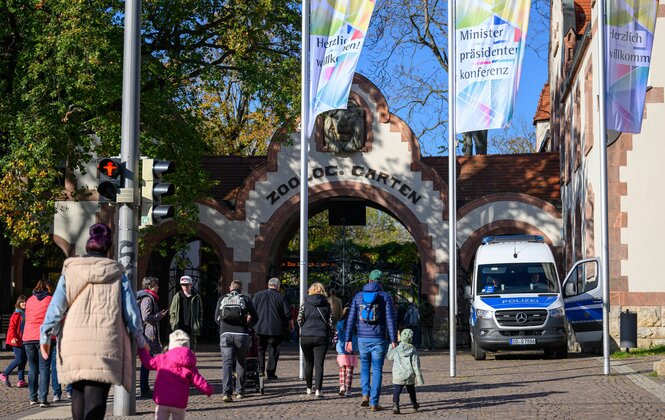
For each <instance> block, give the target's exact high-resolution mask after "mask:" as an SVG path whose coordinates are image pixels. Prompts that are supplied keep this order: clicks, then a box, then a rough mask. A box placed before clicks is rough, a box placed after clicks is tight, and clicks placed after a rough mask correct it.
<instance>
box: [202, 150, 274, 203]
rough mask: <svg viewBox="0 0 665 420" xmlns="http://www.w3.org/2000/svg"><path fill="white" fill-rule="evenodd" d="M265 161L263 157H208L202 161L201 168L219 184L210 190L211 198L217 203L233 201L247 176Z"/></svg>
mask: <svg viewBox="0 0 665 420" xmlns="http://www.w3.org/2000/svg"><path fill="white" fill-rule="evenodd" d="M266 161H267V158H266V157H265V156H250V157H238V156H208V157H204V158H203V159H202V161H201V166H202V167H203V169H204V170H205V171H206V172H208V173H209V174H210V178H211V179H213V180H216V181H218V182H219V185H217V186H215V187H213V188H212V191H211V194H212V197H213V198H214V199H215V200H217V201H233V200H235V199H236V193H237V191H238V189H239V188H240V187H242V184H243V182H245V179H246V178H247V177H248V176H249V174H250V173H251V172H252V171H253V170H254V169H256V168H257V167H259V166H261V165H262V164H264V163H265V162H266Z"/></svg>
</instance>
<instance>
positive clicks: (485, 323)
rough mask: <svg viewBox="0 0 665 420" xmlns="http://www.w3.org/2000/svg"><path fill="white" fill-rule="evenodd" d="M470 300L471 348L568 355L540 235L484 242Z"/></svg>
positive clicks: (548, 254) (552, 268)
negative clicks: (537, 351)
mask: <svg viewBox="0 0 665 420" xmlns="http://www.w3.org/2000/svg"><path fill="white" fill-rule="evenodd" d="M465 297H466V298H467V299H468V300H469V302H470V319H469V324H470V330H471V350H472V353H473V357H474V358H475V359H476V360H484V359H485V357H486V352H487V351H496V350H538V349H542V350H544V351H545V354H546V355H550V356H554V357H556V358H566V357H568V324H567V321H566V317H565V309H564V301H563V298H562V293H561V287H560V283H559V277H558V275H557V270H556V264H555V262H554V256H553V255H552V251H551V250H550V248H549V246H548V245H547V244H546V243H545V240H544V239H543V237H542V236H538V235H505V236H488V237H486V238H483V241H482V244H481V245H480V247H479V248H478V251H477V253H476V260H475V263H474V269H473V279H472V284H471V286H466V287H465Z"/></svg>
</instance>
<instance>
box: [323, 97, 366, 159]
mask: <svg viewBox="0 0 665 420" xmlns="http://www.w3.org/2000/svg"><path fill="white" fill-rule="evenodd" d="M323 118H324V119H323V137H324V140H325V142H326V146H327V147H328V151H330V152H332V153H351V152H357V151H358V150H360V149H361V148H362V147H363V145H364V143H365V110H363V109H362V107H360V105H358V104H357V103H356V102H355V101H349V103H348V105H347V108H346V109H334V110H332V111H329V112H327V113H326V114H325V115H324V117H323Z"/></svg>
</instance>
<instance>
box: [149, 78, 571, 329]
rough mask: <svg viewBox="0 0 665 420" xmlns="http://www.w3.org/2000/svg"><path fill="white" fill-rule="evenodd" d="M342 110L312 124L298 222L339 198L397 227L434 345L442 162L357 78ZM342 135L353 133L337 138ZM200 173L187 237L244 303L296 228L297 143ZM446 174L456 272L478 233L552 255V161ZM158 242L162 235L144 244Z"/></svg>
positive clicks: (280, 138)
mask: <svg viewBox="0 0 665 420" xmlns="http://www.w3.org/2000/svg"><path fill="white" fill-rule="evenodd" d="M350 101H351V102H353V108H354V109H353V111H352V112H353V115H350V117H349V118H348V119H349V120H351V122H350V123H349V122H348V121H345V120H344V118H345V117H344V116H342V117H341V119H339V120H333V121H325V123H324V121H323V117H319V120H318V122H317V129H316V132H315V135H314V136H312V139H311V140H310V144H309V179H308V186H309V207H310V209H311V210H310V214H312V212H316V211H317V209H320V208H322V207H325V206H327V205H328V204H329V202H331V201H339V200H342V201H344V200H349V201H362V202H363V203H364V204H366V205H369V206H372V207H376V208H379V209H381V210H383V211H385V212H386V213H388V214H390V215H392V216H393V217H395V218H396V219H398V220H399V221H400V222H401V223H402V224H403V225H404V226H405V227H406V229H407V230H408V231H409V233H410V234H411V236H412V237H413V239H414V241H415V244H416V247H417V250H418V253H419V258H420V263H421V267H420V273H421V279H420V282H421V290H422V292H423V293H427V294H429V295H430V301H431V302H433V303H434V304H435V306H436V307H437V313H438V316H439V317H441V319H440V322H437V325H438V326H439V328H440V330H439V331H438V334H437V335H438V337H441V338H445V337H446V336H447V333H446V331H445V329H446V328H447V325H448V324H447V313H448V258H449V257H448V255H449V253H448V236H447V235H448V233H447V232H448V220H447V214H448V210H447V207H446V206H447V194H448V189H447V184H446V178H447V157H422V156H421V155H420V148H419V144H418V142H417V140H416V138H415V137H414V135H413V133H412V131H411V129H410V128H409V127H408V125H407V124H406V123H405V122H404V121H402V120H401V119H400V118H399V117H397V116H395V115H392V114H390V112H389V111H388V106H387V104H386V101H385V99H384V97H383V95H382V94H381V93H380V92H379V91H378V89H377V88H376V86H374V85H373V84H372V83H371V82H369V81H368V80H367V79H365V78H364V77H362V76H359V75H356V77H355V78H354V83H353V87H352V91H351V95H350ZM351 117H352V118H351ZM338 118H339V117H338ZM345 124H346V125H345ZM350 125H353V126H354V127H355V128H353V127H352V129H349V126H350ZM358 125H360V126H361V127H360V128H361V129H360V130H358V129H357V128H358V127H357V126H358ZM331 127H333V128H331ZM324 128H325V130H326V132H324ZM333 131H334V132H333ZM358 133H361V134H358ZM359 136H361V137H359ZM203 165H204V167H205V168H206V169H207V170H208V171H209V172H210V173H211V174H212V175H213V177H214V178H216V179H218V180H219V181H220V186H219V187H218V189H217V190H216V191H215V192H214V193H215V199H214V200H210V201H208V202H205V203H200V204H199V216H200V223H199V225H198V226H197V227H196V230H197V231H199V237H201V238H203V239H204V240H205V241H206V242H207V243H208V244H211V246H212V248H214V250H215V254H216V255H217V257H218V258H219V259H220V264H219V265H220V267H221V277H222V279H221V282H222V286H223V287H226V286H227V285H228V283H229V281H230V280H231V279H238V280H240V281H241V282H243V284H244V290H247V291H249V292H250V293H255V292H256V291H258V290H261V289H263V288H264V287H265V284H266V283H265V281H266V277H267V271H268V270H269V268H270V267H271V266H273V265H274V264H275V263H276V260H277V259H279V258H280V257H281V255H280V254H281V253H282V252H283V250H284V247H285V244H286V242H287V241H288V240H289V238H291V237H292V235H293V233H295V232H296V231H297V229H298V223H299V189H300V182H301V180H300V176H299V174H300V141H299V135H298V134H291V135H286V134H285V133H278V134H277V135H276V136H275V138H273V140H272V142H271V144H270V147H269V152H268V156H267V157H250V158H239V157H214V158H207V159H206V160H205V161H204V162H203ZM458 167H459V173H458V214H459V216H458V224H459V225H458V231H459V235H458V247H459V250H460V262H461V266H462V268H463V269H468V266H469V265H470V264H471V262H472V258H473V252H474V251H475V248H476V247H477V245H478V241H479V237H480V236H482V235H484V234H486V233H487V234H491V233H535V232H537V233H539V234H542V235H544V236H545V237H546V240H547V242H548V243H549V244H550V245H551V246H552V247H553V248H555V253H557V250H558V248H559V247H560V245H561V239H560V237H559V232H560V219H561V217H560V214H559V212H558V210H557V207H558V206H559V202H560V199H559V176H558V173H559V172H558V169H559V168H558V155H555V154H532V155H506V156H498V155H494V156H492V155H486V156H472V157H463V158H462V157H460V158H459V164H458ZM167 237H168V233H165V234H164V235H160V238H155V239H159V240H163V239H166V238H167ZM155 242H156V241H148V244H147V247H146V251H147V252H146V253H145V255H147V256H149V255H150V253H151V247H152V244H154V243H155ZM557 255H558V253H557ZM147 265H148V261H147V260H146V257H144V258H143V259H141V260H139V273H138V274H139V278H141V277H142V276H143V275H144V274H145V273H146V271H147ZM461 280H462V281H465V280H466V279H461Z"/></svg>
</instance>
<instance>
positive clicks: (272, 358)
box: [259, 335, 283, 377]
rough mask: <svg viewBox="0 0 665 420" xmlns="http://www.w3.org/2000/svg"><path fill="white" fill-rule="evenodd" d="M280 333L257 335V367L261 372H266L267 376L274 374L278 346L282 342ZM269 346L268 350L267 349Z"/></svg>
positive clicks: (277, 359)
mask: <svg viewBox="0 0 665 420" xmlns="http://www.w3.org/2000/svg"><path fill="white" fill-rule="evenodd" d="M282 338H283V336H282V335H259V368H260V370H261V373H265V372H266V371H267V372H268V376H269V377H270V376H274V375H275V372H276V371H277V362H278V361H279V348H280V345H281V344H282ZM268 348H270V350H268ZM266 352H268V364H267V365H266Z"/></svg>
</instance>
